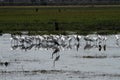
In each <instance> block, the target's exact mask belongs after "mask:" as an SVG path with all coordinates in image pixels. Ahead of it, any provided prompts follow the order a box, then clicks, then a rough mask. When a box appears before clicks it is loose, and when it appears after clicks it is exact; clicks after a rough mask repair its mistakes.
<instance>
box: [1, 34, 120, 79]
mask: <svg viewBox="0 0 120 80" xmlns="http://www.w3.org/2000/svg"><path fill="white" fill-rule="evenodd" d="M91 36H94V35H91ZM119 36H120V35H119ZM83 37H84V36H82V39H81V40H80V43H79V48H78V50H77V49H76V45H77V43H76V42H75V41H72V43H71V45H72V46H71V47H72V49H70V48H67V47H65V48H62V49H61V50H60V52H59V54H60V59H59V60H58V61H56V62H55V66H53V62H54V58H55V56H56V55H54V58H53V59H51V55H52V52H53V50H52V49H51V48H48V49H46V48H45V47H40V48H36V47H35V46H34V47H32V48H31V49H29V50H24V49H21V48H20V47H17V48H16V49H15V50H13V49H11V41H10V38H11V35H10V34H3V35H2V36H0V62H6V61H7V62H9V63H10V64H9V65H8V66H7V67H5V66H4V65H0V74H1V75H0V79H2V80H33V79H35V80H40V79H41V80H61V79H64V80H67V79H71V80H77V79H78V80H83V79H84V80H88V79H89V80H93V79H97V80H101V79H102V80H118V79H119V78H120V64H119V63H120V47H119V45H118V44H116V39H115V36H114V35H109V36H107V38H108V39H107V41H106V43H105V44H106V51H104V50H103V49H102V50H101V51H99V50H98V48H97V47H95V46H94V47H92V48H90V49H85V45H86V42H85V41H84V39H83ZM119 43H120V42H119ZM91 45H94V43H91ZM54 70H55V71H54ZM77 71H78V72H77Z"/></svg>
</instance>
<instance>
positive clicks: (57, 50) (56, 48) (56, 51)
mask: <svg viewBox="0 0 120 80" xmlns="http://www.w3.org/2000/svg"><path fill="white" fill-rule="evenodd" d="M54 49H55V50H54V52H53V53H52V59H53V55H54V54H56V53H58V52H60V49H59V48H58V47H54Z"/></svg>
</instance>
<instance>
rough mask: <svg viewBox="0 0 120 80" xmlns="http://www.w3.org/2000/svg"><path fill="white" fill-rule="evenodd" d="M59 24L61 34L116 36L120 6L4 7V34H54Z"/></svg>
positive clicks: (0, 13) (0, 18) (0, 22)
mask: <svg viewBox="0 0 120 80" xmlns="http://www.w3.org/2000/svg"><path fill="white" fill-rule="evenodd" d="M36 8H38V9H39V10H38V12H36V11H35V9H36ZM55 21H57V22H58V23H59V28H60V31H76V32H78V33H84V32H89V33H90V32H94V31H97V32H104V31H106V33H111V32H112V33H116V32H120V7H50V6H49V7H39V6H35V7H34V6H29V7H28V6H25V7H24V6H21V7H20V6H8V7H0V31H1V32H8V31H48V32H51V31H54V22H55ZM104 33H105V32H104Z"/></svg>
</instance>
